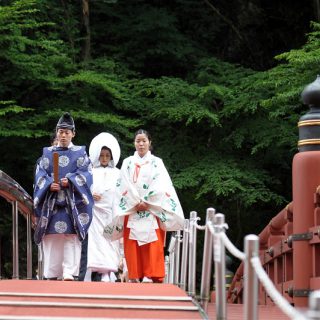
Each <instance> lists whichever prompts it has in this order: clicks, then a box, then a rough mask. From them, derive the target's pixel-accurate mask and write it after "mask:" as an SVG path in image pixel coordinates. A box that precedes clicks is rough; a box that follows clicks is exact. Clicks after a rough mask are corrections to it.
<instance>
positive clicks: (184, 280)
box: [180, 219, 190, 291]
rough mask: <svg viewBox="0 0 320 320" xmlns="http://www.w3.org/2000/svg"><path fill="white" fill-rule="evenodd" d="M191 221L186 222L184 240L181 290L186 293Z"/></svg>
mask: <svg viewBox="0 0 320 320" xmlns="http://www.w3.org/2000/svg"><path fill="white" fill-rule="evenodd" d="M189 225H190V223H189V219H185V220H184V228H183V238H182V254H181V273H180V288H181V289H183V290H184V291H186V289H187V288H186V287H187V285H186V284H187V259H188V244H189V227H190V226H189Z"/></svg>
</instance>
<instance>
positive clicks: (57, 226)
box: [34, 113, 93, 280]
mask: <svg viewBox="0 0 320 320" xmlns="http://www.w3.org/2000/svg"><path fill="white" fill-rule="evenodd" d="M56 133H57V139H58V145H57V146H50V147H46V148H43V154H42V157H41V159H40V161H39V164H38V165H37V168H36V172H35V186H34V209H35V215H36V217H37V227H36V230H35V234H34V239H35V242H36V244H40V243H41V242H42V245H43V255H44V265H43V276H44V278H47V279H62V280H74V279H75V277H77V276H78V274H79V264H80V255H81V241H83V239H84V238H85V236H86V234H87V231H88V228H89V226H90V223H91V220H92V206H93V198H92V194H91V190H90V188H91V186H92V165H91V162H90V160H89V157H88V155H87V153H86V148H85V146H75V145H74V144H73V143H72V139H73V137H74V136H75V125H74V121H73V118H72V117H71V115H70V114H69V113H64V114H63V115H62V116H61V118H60V119H59V121H58V123H57V127H56Z"/></svg>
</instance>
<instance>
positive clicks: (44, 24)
mask: <svg viewBox="0 0 320 320" xmlns="http://www.w3.org/2000/svg"><path fill="white" fill-rule="evenodd" d="M250 3H251V5H249V4H248V3H247V2H246V1H241V0H237V1H233V2H230V3H229V2H225V1H215V2H210V1H197V0H190V1H183V0H175V1H145V0H138V1H137V0H126V1H123V0H118V1H113V0H108V1H104V0H96V1H89V4H90V7H89V10H90V11H89V13H90V25H89V27H90V29H88V26H87V28H85V26H84V19H83V10H82V9H83V8H82V7H81V3H80V2H76V1H71V0H61V1H58V2H57V1H54V0H16V1H9V0H8V1H2V2H0V72H1V75H2V77H1V80H0V147H1V148H2V150H5V152H4V154H3V157H2V161H1V168H0V169H1V170H3V171H5V172H6V173H7V174H9V175H10V176H12V177H13V178H14V179H16V180H17V181H18V182H19V183H20V184H21V185H22V186H23V187H24V188H25V189H26V190H27V191H28V192H29V193H30V194H32V183H33V169H34V163H35V161H36V159H37V158H38V156H39V155H40V154H41V148H42V147H43V146H46V145H48V144H49V136H50V134H51V132H52V130H54V128H55V126H56V122H57V120H58V118H59V117H60V115H61V113H62V112H64V111H70V112H71V113H72V115H73V117H74V119H75V123H76V138H75V143H77V144H84V145H87V146H88V145H89V143H90V141H91V139H92V138H93V137H94V136H95V135H97V134H98V133H100V132H102V131H108V132H111V133H112V134H114V135H115V136H116V137H117V138H118V139H119V143H120V145H121V150H122V155H121V158H122V159H123V158H124V157H126V156H128V155H129V154H131V153H132V152H133V144H132V141H133V135H134V132H135V130H137V129H138V128H140V127H143V128H145V129H147V130H148V131H149V132H150V133H151V134H152V136H153V145H154V153H155V154H156V155H158V156H160V157H162V158H163V159H164V162H165V164H166V166H167V167H168V169H169V172H170V174H171V176H172V179H173V182H174V184H175V186H176V188H177V190H178V194H179V197H180V200H181V203H182V205H183V208H184V210H185V215H186V217H188V215H189V212H190V211H192V210H196V211H198V212H199V214H200V215H201V217H202V218H204V213H205V210H206V208H207V207H211V206H213V207H215V208H217V210H219V211H220V212H223V213H225V214H226V215H227V217H228V218H227V221H228V223H229V225H230V230H229V235H230V237H231V238H232V237H233V238H234V239H235V240H236V241H238V244H239V245H241V243H242V238H243V236H244V234H246V233H249V232H254V233H257V232H259V231H260V230H261V229H263V228H264V226H265V224H266V223H267V221H268V220H269V219H270V218H271V217H272V216H273V215H275V214H276V213H277V212H278V211H279V210H280V209H282V207H283V206H285V205H286V204H287V203H288V202H289V201H291V161H292V157H293V155H294V153H295V152H296V151H297V149H296V144H297V128H296V125H297V122H298V119H299V117H300V116H301V115H302V114H303V113H305V112H307V111H308V110H307V107H306V106H302V104H301V102H300V94H301V91H302V90H303V88H304V87H305V85H307V84H308V83H310V82H312V81H313V80H314V79H315V77H316V74H317V73H319V71H318V69H319V47H320V46H319V44H320V39H319V35H320V25H319V24H318V23H315V22H314V23H312V24H311V26H310V29H308V28H309V24H310V21H311V20H312V19H313V16H312V8H311V6H307V5H304V4H301V5H300V6H299V4H298V3H295V4H294V6H293V10H290V9H289V7H285V3H284V2H281V3H279V4H276V3H274V4H269V6H266V4H265V3H264V2H260V1H251V2H250ZM290 3H291V2H290ZM278 9H279V10H278ZM270 12H277V14H278V15H279V16H278V18H279V21H281V20H283V21H284V20H285V21H287V25H288V27H283V28H281V29H279V28H278V27H279V24H274V22H275V20H276V18H275V17H271V16H270V15H269V13H270ZM288 12H289V13H290V14H287V13H288ZM281 14H282V15H281ZM280 15H281V16H280ZM288 17H290V19H289V18H288ZM298 22H299V23H298ZM290 26H291V28H292V29H290ZM293 28H294V30H295V32H293V31H292V30H293ZM89 31H90V34H88V32H89ZM307 31H309V33H308V34H307V40H305V39H306V38H305V36H306V34H305V33H306V32H307ZM292 34H294V35H295V36H293V35H292ZM89 36H90V37H89ZM289 38H290V41H289V40H288V39H289ZM88 39H90V41H91V43H90V45H91V47H90V49H91V50H90V52H91V58H90V59H88V57H87V58H86V59H84V57H83V51H84V47H85V45H88ZM304 41H305V42H306V43H304ZM266 43H267V44H268V45H266ZM290 49H292V50H290ZM273 56H276V57H275V59H273ZM120 164H121V161H120ZM17 168H23V170H17ZM252 217H254V218H252ZM8 224H9V221H8V219H7V216H6V218H4V217H3V216H0V230H1V235H0V237H1V239H2V241H4V240H5V239H9V238H10V230H11V229H10V227H6V228H4V227H3V226H4V225H5V226H7V225H8ZM1 239H0V240H1ZM0 242H1V241H0ZM5 260H7V259H5ZM4 269H5V270H4ZM2 270H3V272H5V274H6V275H8V274H9V273H10V270H9V267H4V266H2Z"/></svg>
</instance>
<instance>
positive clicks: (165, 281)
mask: <svg viewBox="0 0 320 320" xmlns="http://www.w3.org/2000/svg"><path fill="white" fill-rule="evenodd" d="M164 269H165V276H164V281H163V282H164V283H169V256H165V257H164Z"/></svg>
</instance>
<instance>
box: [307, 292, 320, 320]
mask: <svg viewBox="0 0 320 320" xmlns="http://www.w3.org/2000/svg"><path fill="white" fill-rule="evenodd" d="M308 319H310V320H311V319H312V320H316V319H320V290H316V291H313V292H311V294H310V296H309V310H308Z"/></svg>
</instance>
